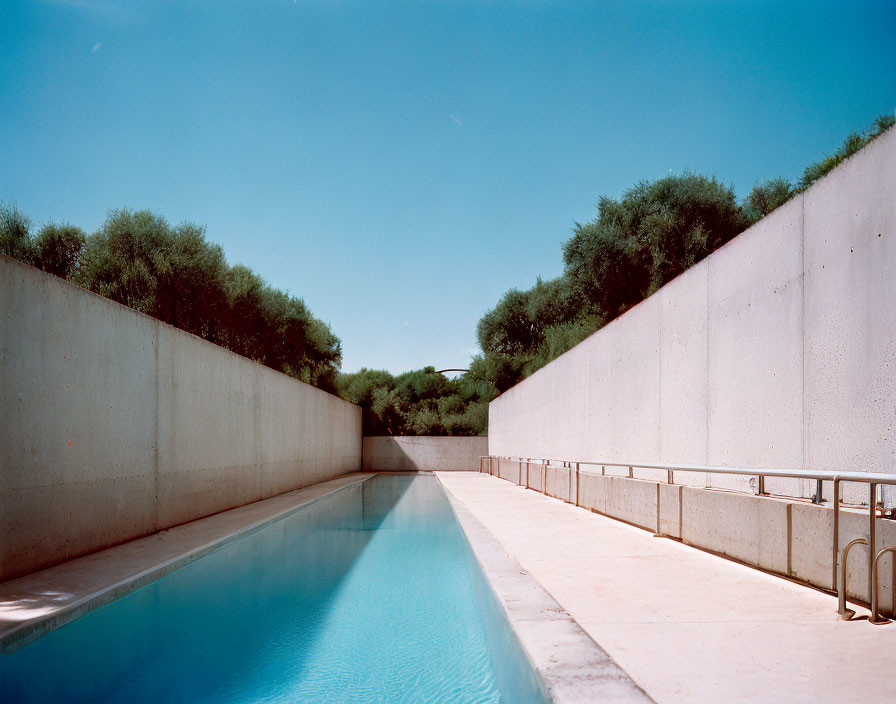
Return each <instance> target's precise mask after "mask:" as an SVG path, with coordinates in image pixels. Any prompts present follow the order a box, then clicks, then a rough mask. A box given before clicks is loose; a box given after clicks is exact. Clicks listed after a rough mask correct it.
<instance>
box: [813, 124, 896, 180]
mask: <svg viewBox="0 0 896 704" xmlns="http://www.w3.org/2000/svg"><path fill="white" fill-rule="evenodd" d="M894 123H896V118H894V117H893V115H878V116H877V119H875V121H874V122H873V123H872V124H871V127H869V128H868V129H867V130H866V131H865V132H861V133H859V132H851V133H850V134H849V136H847V138H846V140H845V141H844V142H843V144H841V145H840V148H839V149H838V150H837V151H835V152H834V153H833V154H830V155H827V154H826V155H825V157H824V158H823V159H821V160H820V161H816V162H814V163H812V164H810V165H809V166H807V167H806V169H805V171H803V176H802V178H801V179H800V182H799V189H800V190H801V191H803V190H806V189H807V188H808V187H809V186H811V185H812V184H813V183H815V182H816V181H817V180H818V179H820V178H822V177H823V176H826V175H827V174H828V173H830V172H831V171H832V170H833V169H834V168H835V167H836V166H837V165H838V164H840V163H841V162H842V161H843V160H845V159H848V158H849V157H851V156H852V155H853V154H855V153H856V152H857V151H859V150H860V149H861V148H862V147H864V146H865V145H866V144H868V143H869V142H871V141H872V140H874V139H877V138H878V137H879V136H880V135H882V134H883V133H884V132H886V131H887V130H888V129H890V128H891V127H892V126H893V124H894Z"/></svg>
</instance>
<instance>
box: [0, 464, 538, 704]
mask: <svg viewBox="0 0 896 704" xmlns="http://www.w3.org/2000/svg"><path fill="white" fill-rule="evenodd" d="M0 701H2V702H4V703H10V702H55V701H65V702H77V701H83V702H96V701H113V702H389V703H393V702H412V703H415V704H416V703H418V702H508V703H512V704H517V703H520V704H525V703H526V702H542V701H543V699H542V697H541V695H540V693H539V688H538V686H537V679H536V676H535V674H534V672H533V671H532V669H531V667H530V666H529V663H528V661H527V659H526V658H525V656H524V655H523V653H522V651H521V649H520V646H519V644H518V642H517V640H516V638H515V637H514V635H513V633H512V631H511V630H510V627H509V625H508V623H507V621H506V619H505V617H504V613H503V611H502V610H501V609H500V607H499V606H498V604H497V601H496V599H495V597H494V595H493V593H492V592H491V589H490V588H489V587H488V585H487V583H486V581H485V578H484V576H483V574H482V572H481V570H480V568H479V565H478V563H477V562H476V560H475V558H474V556H473V554H472V552H471V549H470V547H469V545H468V543H467V540H466V537H465V536H464V534H463V531H462V530H461V528H460V526H459V525H458V523H457V521H456V519H455V517H454V514H453V512H452V510H451V506H450V504H449V503H448V501H447V499H446V497H445V495H444V492H443V490H442V487H441V486H440V484H439V482H438V480H437V479H436V478H435V477H431V476H398V475H377V476H376V477H374V478H372V479H369V480H367V481H364V482H361V483H358V484H353V485H351V486H348V487H346V488H344V489H341V490H339V491H337V492H335V493H333V494H330V495H328V496H327V497H325V498H323V499H321V500H319V501H317V502H315V503H313V504H310V505H308V506H306V507H304V508H302V509H300V510H298V511H297V512H295V513H293V514H291V515H289V516H287V517H285V518H282V519H279V520H276V521H274V522H272V523H271V524H269V525H268V526H266V527H265V528H263V529H261V530H259V531H257V532H254V533H251V534H249V535H246V536H244V537H242V538H240V539H238V540H235V541H232V542H230V543H228V544H226V545H224V546H222V547H221V548H219V549H218V550H215V551H214V552H212V553H210V554H208V555H206V556H205V557H203V558H201V559H200V560H197V561H196V562H194V563H192V564H190V565H188V566H186V567H183V568H182V569H180V570H177V571H175V572H173V573H171V574H169V575H167V576H166V577H163V578H161V579H159V580H158V581H156V582H153V583H152V584H150V585H148V586H146V587H143V588H142V589H139V590H137V591H135V592H133V593H131V594H129V595H127V596H125V597H123V598H121V599H118V600H117V601H114V602H112V603H110V604H108V605H106V606H103V607H101V608H98V609H96V610H94V611H91V612H90V613H88V614H87V615H85V616H84V617H82V618H80V619H78V620H76V621H74V622H72V623H70V624H68V625H65V626H62V627H61V628H58V629H57V630H55V631H52V632H51V633H49V634H48V635H46V636H44V637H43V638H41V639H39V640H37V641H35V642H33V643H31V644H29V645H26V646H25V647H23V648H21V649H19V650H16V651H14V652H12V653H10V654H8V655H0Z"/></svg>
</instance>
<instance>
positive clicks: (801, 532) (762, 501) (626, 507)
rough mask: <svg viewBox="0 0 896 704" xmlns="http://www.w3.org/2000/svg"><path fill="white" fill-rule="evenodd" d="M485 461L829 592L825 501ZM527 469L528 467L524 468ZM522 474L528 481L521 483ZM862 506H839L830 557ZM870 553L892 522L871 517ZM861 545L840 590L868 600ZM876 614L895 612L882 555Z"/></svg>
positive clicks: (498, 471) (830, 528) (853, 527)
mask: <svg viewBox="0 0 896 704" xmlns="http://www.w3.org/2000/svg"><path fill="white" fill-rule="evenodd" d="M569 465H570V466H559V465H557V464H543V463H542V462H541V461H540V460H539V461H531V462H528V463H527V462H526V461H525V460H523V461H517V460H516V459H503V458H502V459H499V458H491V460H490V467H491V469H490V470H489V462H488V461H485V462H484V463H483V471H490V472H491V473H492V474H494V475H495V476H498V477H500V478H502V479H506V480H508V481H511V482H514V483H518V484H520V485H521V486H524V487H526V486H528V488H530V489H533V490H535V491H538V492H540V493H541V492H542V482H543V481H544V486H545V489H546V490H545V491H544V492H543V493H545V494H546V495H547V496H550V497H553V498H557V499H560V500H562V501H568V502H570V503H574V504H576V505H577V506H581V507H583V508H587V509H590V510H592V511H594V512H596V513H600V514H603V515H606V516H609V517H611V518H616V519H619V520H622V521H625V522H626V523H630V524H631V525H634V526H637V527H639V528H644V529H646V530H650V531H652V532H654V533H657V534H659V535H664V536H667V537H670V538H674V539H678V540H681V541H682V542H684V543H686V544H688V545H692V546H694V547H698V548H701V549H703V550H708V551H710V552H713V553H718V554H720V555H724V556H726V557H730V558H732V559H734V560H737V561H738V562H742V563H744V564H747V565H751V566H753V567H758V568H761V569H763V570H767V571H769V572H773V573H775V574H780V575H783V576H786V577H789V578H791V579H794V580H797V581H799V582H803V583H805V584H808V585H811V586H814V587H818V588H820V589H824V590H826V591H835V590H836V584H835V583H834V582H833V578H832V574H833V569H834V564H833V554H832V547H833V539H834V518H833V517H834V511H833V509H832V508H831V507H830V506H826V505H818V504H812V503H807V502H805V501H795V500H792V499H787V498H783V497H776V496H756V495H752V494H747V493H743V492H738V491H732V490H727V489H713V488H702V487H694V486H684V485H681V484H667V483H665V482H658V481H653V480H652V479H641V478H629V477H627V476H613V475H609V474H606V475H605V474H601V470H600V469H599V468H598V469H596V470H595V469H593V468H590V469H588V470H586V469H584V468H582V469H581V470H580V471H578V472H577V471H576V470H575V469H574V463H569ZM527 467H528V471H527ZM527 477H528V484H527ZM869 523H870V519H869V514H868V508H867V507H864V508H854V507H849V506H841V508H840V529H839V536H838V541H837V542H838V554H839V553H840V552H841V551H842V550H843V548H844V547H845V546H846V544H847V543H849V542H850V541H851V540H853V539H854V538H858V537H866V538H867V537H868V532H869ZM875 531H876V550H880V549H881V548H883V547H884V546H888V545H896V521H894V520H890V519H886V518H877V519H876V521H875ZM868 563H869V559H868V547H867V546H866V545H857V546H856V547H855V548H854V549H853V550H852V551H851V552H850V553H849V561H848V569H847V585H848V593H849V597H850V598H851V599H855V600H857V601H860V602H863V603H866V604H867V603H869V602H870V591H869V583H870V580H869V574H868ZM878 579H879V587H878V589H879V594H880V608H881V612H882V613H884V614H887V615H893V614H894V613H896V604H894V584H896V565H894V563H893V558H892V555H885V556H883V557H882V558H881V560H880V565H879V568H878Z"/></svg>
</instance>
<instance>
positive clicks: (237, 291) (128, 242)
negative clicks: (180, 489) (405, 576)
mask: <svg viewBox="0 0 896 704" xmlns="http://www.w3.org/2000/svg"><path fill="white" fill-rule="evenodd" d="M893 124H894V118H893V117H892V116H887V115H881V116H879V117H878V118H877V119H876V120H875V121H874V123H873V124H872V125H871V127H869V128H868V129H867V130H866V131H864V132H861V133H853V134H851V135H849V137H847V139H846V141H845V142H844V143H843V145H842V146H841V147H840V148H839V149H838V150H837V151H835V152H834V153H833V154H830V155H825V157H824V158H823V159H821V160H819V161H817V162H815V163H813V164H811V165H809V166H808V167H806V169H805V170H804V172H803V175H802V177H801V178H800V179H798V180H797V181H796V182H795V183H791V182H790V181H788V180H786V179H784V178H781V177H777V178H773V179H770V180H768V181H765V182H762V183H759V184H757V185H756V186H755V187H754V188H753V190H752V191H751V192H750V193H749V194H748V195H747V197H746V198H745V199H744V200H743V201H742V202H738V200H737V198H736V196H735V193H734V191H733V189H732V188H731V187H730V186H727V185H725V184H724V183H723V182H721V181H719V180H718V179H716V178H714V177H713V178H710V177H707V176H703V175H700V174H694V173H685V174H680V175H670V176H666V177H664V178H661V179H659V180H656V181H642V182H641V183H638V184H636V185H635V186H633V187H632V188H630V189H628V190H627V191H625V192H624V193H623V194H622V197H621V198H619V199H614V198H608V197H603V198H601V199H600V200H599V202H598V207H597V216H596V217H595V219H594V220H592V221H591V222H587V223H575V224H574V226H573V230H572V236H571V237H570V238H569V239H568V240H567V241H566V242H565V243H564V244H563V259H564V272H563V274H562V275H561V276H560V277H558V278H556V279H552V280H548V281H543V280H541V279H538V281H537V282H536V284H535V286H533V287H532V288H530V289H527V290H524V291H520V290H517V289H511V290H509V291H507V293H505V294H504V296H503V297H502V298H501V300H500V301H499V302H498V303H497V305H496V306H495V307H494V308H492V309H491V310H489V311H488V312H487V313H486V314H485V315H484V316H483V317H482V319H481V320H480V321H479V324H478V327H477V337H478V340H479V345H480V348H481V349H482V353H481V354H478V355H475V356H474V357H473V358H472V360H471V361H470V366H469V371H468V372H467V373H465V374H463V375H461V376H460V377H458V378H456V379H448V378H446V377H444V376H442V375H441V374H437V373H436V372H435V370H434V369H433V368H432V367H426V368H424V369H419V370H415V371H409V372H405V373H403V374H398V375H393V374H391V373H389V372H387V371H384V370H372V369H362V370H360V371H358V372H355V373H351V374H343V373H341V372H340V371H339V368H340V365H341V361H342V345H341V342H340V340H339V338H338V337H337V336H336V335H335V333H334V332H333V331H332V330H331V329H330V327H329V325H327V324H326V323H324V322H323V321H321V320H319V319H318V318H316V317H314V315H313V314H312V313H311V311H309V310H308V308H307V306H306V305H305V304H304V302H303V301H302V300H301V299H299V298H296V297H294V296H290V295H289V294H287V293H285V292H283V291H280V290H277V289H275V288H273V287H271V286H269V285H268V284H267V283H266V282H265V281H264V280H263V279H262V278H261V277H260V276H258V274H256V273H255V272H253V271H252V270H251V269H249V268H248V267H245V266H242V265H239V264H237V265H229V264H228V263H227V261H226V258H225V256H224V252H223V250H222V248H221V247H220V245H217V244H214V243H212V242H209V241H207V240H206V236H205V235H206V233H205V228H204V227H203V226H200V225H196V224H193V223H183V224H181V225H177V226H172V225H170V224H169V223H168V222H167V221H166V220H165V219H164V218H163V217H161V216H159V215H157V214H153V213H151V212H149V211H145V210H141V211H132V210H127V209H121V210H113V211H111V212H110V213H109V215H108V217H107V219H106V222H105V223H104V224H103V226H102V227H101V228H100V229H99V230H97V231H96V232H95V233H93V234H91V235H87V234H86V233H85V232H84V231H83V230H81V229H80V228H78V227H75V226H73V225H68V224H65V225H58V224H54V223H48V224H45V225H43V226H41V227H40V228H38V229H37V230H36V231H34V232H32V228H31V223H30V222H29V220H28V218H27V217H26V216H25V215H24V214H22V213H21V212H20V211H18V210H17V209H16V208H15V206H7V205H0V253H2V254H7V255H9V256H12V257H15V258H17V259H19V260H21V261H24V262H26V263H29V264H33V265H34V266H37V267H39V268H41V269H43V270H45V271H48V272H50V273H52V274H55V275H57V276H61V277H63V278H66V279H68V280H69V281H71V282H72V283H75V284H77V285H79V286H82V287H84V288H88V289H90V290H92V291H95V292H97V293H99V294H101V295H104V296H107V297H109V298H111V299H113V300H116V301H118V302H120V303H123V304H125V305H127V306H130V307H132V308H135V309H136V310H139V311H141V312H143V313H146V314H148V315H151V316H153V317H155V318H158V319H159V320H162V321H164V322H166V323H170V324H171V325H174V326H176V327H179V328H181V329H183V330H186V331H188V332H191V333H193V334H195V335H198V336H200V337H203V338H205V339H206V340H209V341H211V342H214V343H216V344H219V345H221V346H223V347H226V348H227V349H230V350H232V351H234V352H236V353H238V354H241V355H243V356H245V357H248V358H250V359H253V360H256V361H258V362H260V363H262V364H265V365H267V366H269V367H272V368H273V369H277V370H278V371H281V372H284V373H286V374H289V375H291V376H293V377H296V378H298V379H301V380H302V381H306V382H308V383H310V384H313V385H315V386H317V387H319V388H322V389H325V390H327V391H330V392H331V393H338V394H339V395H340V396H342V397H343V398H344V399H346V400H348V401H351V402H352V403H357V404H359V405H361V407H362V408H363V409H364V431H365V434H368V435H482V434H485V433H486V432H487V425H488V402H489V401H490V400H492V399H493V398H495V397H496V396H497V395H498V394H500V393H503V392H504V391H506V390H507V389H509V388H510V387H512V386H514V385H515V384H517V383H518V382H520V381H521V380H522V379H524V378H526V377H527V376H529V375H531V374H533V373H534V372H535V371H537V370H538V369H540V368H541V367H543V366H544V365H546V364H547V363H548V362H550V361H552V360H553V359H556V358H557V357H559V356H560V355H561V354H563V353H564V352H566V351H568V350H570V349H571V348H572V347H574V346H575V345H577V344H578V343H579V342H581V341H582V340H584V339H585V338H586V337H588V336H589V335H591V334H592V333H594V332H596V331H597V330H598V329H600V328H601V327H602V326H604V325H606V324H607V323H608V322H610V321H611V320H613V319H614V318H616V317H618V316H619V315H621V314H622V313H624V312H625V311H626V310H628V309H629V308H631V307H632V306H634V305H636V304H637V303H639V302H640V301H642V300H644V299H645V298H647V297H648V296H650V295H651V294H653V293H654V292H655V291H657V290H658V289H659V288H660V287H662V286H663V285H664V284H666V283H667V282H669V281H671V280H672V279H673V278H675V277H676V276H678V275H679V274H681V273H682V272H684V271H685V270H686V269H688V268H689V267H691V266H693V265H694V264H696V263H697V262H699V261H700V260H702V259H703V258H704V257H706V256H707V255H708V254H710V253H712V252H713V251H715V250H716V249H718V248H719V247H720V246H722V245H723V244H725V243H726V242H728V241H729V240H731V239H732V238H733V237H735V236H736V235H738V234H739V233H740V232H742V231H743V230H745V229H746V228H748V227H749V226H750V225H752V224H753V223H755V222H756V221H758V220H759V219H761V218H762V217H764V216H766V215H768V214H769V213H770V212H772V211H773V210H775V209H776V208H778V207H779V206H781V205H782V204H784V203H786V202H787V201H788V200H790V198H792V197H793V196H795V195H797V194H798V193H801V192H802V191H803V190H805V189H806V188H808V187H809V186H810V185H811V184H812V183H814V182H815V181H817V180H818V179H819V178H821V177H822V176H824V175H825V174H827V173H828V172H829V171H831V170H832V169H833V168H834V167H835V166H837V164H839V163H840V162H842V161H843V160H844V159H846V158H847V157H849V156H851V155H852V154H854V153H856V152H857V151H859V150H860V149H861V148H862V147H864V146H865V145H866V144H868V143H869V142H870V141H872V140H873V139H875V138H876V137H878V136H879V135H881V134H882V133H883V132H884V131H886V130H887V129H889V128H890V127H891V126H892V125H893Z"/></svg>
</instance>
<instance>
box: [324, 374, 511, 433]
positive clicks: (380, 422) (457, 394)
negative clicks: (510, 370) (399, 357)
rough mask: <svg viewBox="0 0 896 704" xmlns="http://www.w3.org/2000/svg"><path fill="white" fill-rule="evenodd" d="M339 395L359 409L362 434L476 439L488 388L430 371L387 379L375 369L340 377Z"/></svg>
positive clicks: (488, 397) (469, 379) (485, 415)
mask: <svg viewBox="0 0 896 704" xmlns="http://www.w3.org/2000/svg"><path fill="white" fill-rule="evenodd" d="M336 385H337V389H338V390H339V395H340V396H342V397H343V398H344V399H346V400H347V401H351V402H352V403H357V404H358V405H360V406H361V408H362V409H363V425H364V434H365V435H482V434H484V433H485V431H486V427H487V423H488V401H489V400H491V398H493V396H494V394H493V393H491V388H492V387H491V384H489V383H487V382H486V383H482V382H481V381H479V380H477V379H475V378H473V377H471V376H470V375H469V374H464V375H462V376H460V377H458V378H456V379H448V378H447V377H445V376H443V375H442V374H438V373H436V371H435V368H433V367H425V368H423V369H417V370H415V371H410V372H405V373H403V374H398V375H393V374H390V373H389V372H388V371H385V370H381V369H361V370H360V371H358V372H353V373H351V374H340V375H339V376H338V378H337V381H336Z"/></svg>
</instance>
